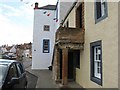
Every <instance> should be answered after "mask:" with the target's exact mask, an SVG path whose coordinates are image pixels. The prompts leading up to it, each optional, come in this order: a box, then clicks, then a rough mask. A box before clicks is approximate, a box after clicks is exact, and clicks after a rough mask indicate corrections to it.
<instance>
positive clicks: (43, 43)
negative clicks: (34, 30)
mask: <svg viewBox="0 0 120 90" xmlns="http://www.w3.org/2000/svg"><path fill="white" fill-rule="evenodd" d="M45 41H48V51H47V52H45V49H44V48H45V46H44V42H45ZM49 52H50V40H49V39H43V53H49Z"/></svg>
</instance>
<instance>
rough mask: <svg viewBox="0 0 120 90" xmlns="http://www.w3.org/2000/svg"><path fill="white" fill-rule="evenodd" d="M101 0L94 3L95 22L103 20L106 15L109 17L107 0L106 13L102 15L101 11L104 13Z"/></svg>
mask: <svg viewBox="0 0 120 90" xmlns="http://www.w3.org/2000/svg"><path fill="white" fill-rule="evenodd" d="M100 3H101V2H100V1H98V0H95V3H94V6H95V8H94V10H95V23H98V22H100V21H102V20H103V19H105V18H106V17H108V6H107V0H106V2H105V10H104V11H105V15H103V16H101V15H100V14H99V13H102V10H101V8H100V7H101V5H99V4H100Z"/></svg>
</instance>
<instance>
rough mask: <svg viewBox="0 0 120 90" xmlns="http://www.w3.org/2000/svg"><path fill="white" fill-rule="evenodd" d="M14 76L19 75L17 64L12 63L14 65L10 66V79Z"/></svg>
mask: <svg viewBox="0 0 120 90" xmlns="http://www.w3.org/2000/svg"><path fill="white" fill-rule="evenodd" d="M12 77H18V74H17V69H16V66H15V64H12V66H10V69H9V72H8V81H10V80H11V78H12Z"/></svg>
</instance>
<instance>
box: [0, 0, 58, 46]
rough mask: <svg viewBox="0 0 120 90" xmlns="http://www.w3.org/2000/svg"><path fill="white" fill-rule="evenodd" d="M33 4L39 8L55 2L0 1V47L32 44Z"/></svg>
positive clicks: (35, 0)
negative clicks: (36, 4)
mask: <svg viewBox="0 0 120 90" xmlns="http://www.w3.org/2000/svg"><path fill="white" fill-rule="evenodd" d="M35 2H38V3H39V7H41V6H45V5H48V4H52V5H55V4H56V2H57V0H0V46H1V45H5V44H6V45H7V44H8V45H9V46H10V45H13V44H23V43H29V42H32V40H33V18H34V9H33V8H34V3H35Z"/></svg>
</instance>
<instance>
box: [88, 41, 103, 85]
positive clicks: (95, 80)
mask: <svg viewBox="0 0 120 90" xmlns="http://www.w3.org/2000/svg"><path fill="white" fill-rule="evenodd" d="M95 46H100V47H101V66H100V67H101V70H100V72H101V79H99V78H96V77H95V76H94V72H95V71H94V47H95ZM90 79H91V81H93V82H95V83H97V84H99V85H101V86H102V41H101V40H100V41H96V42H92V43H90Z"/></svg>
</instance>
